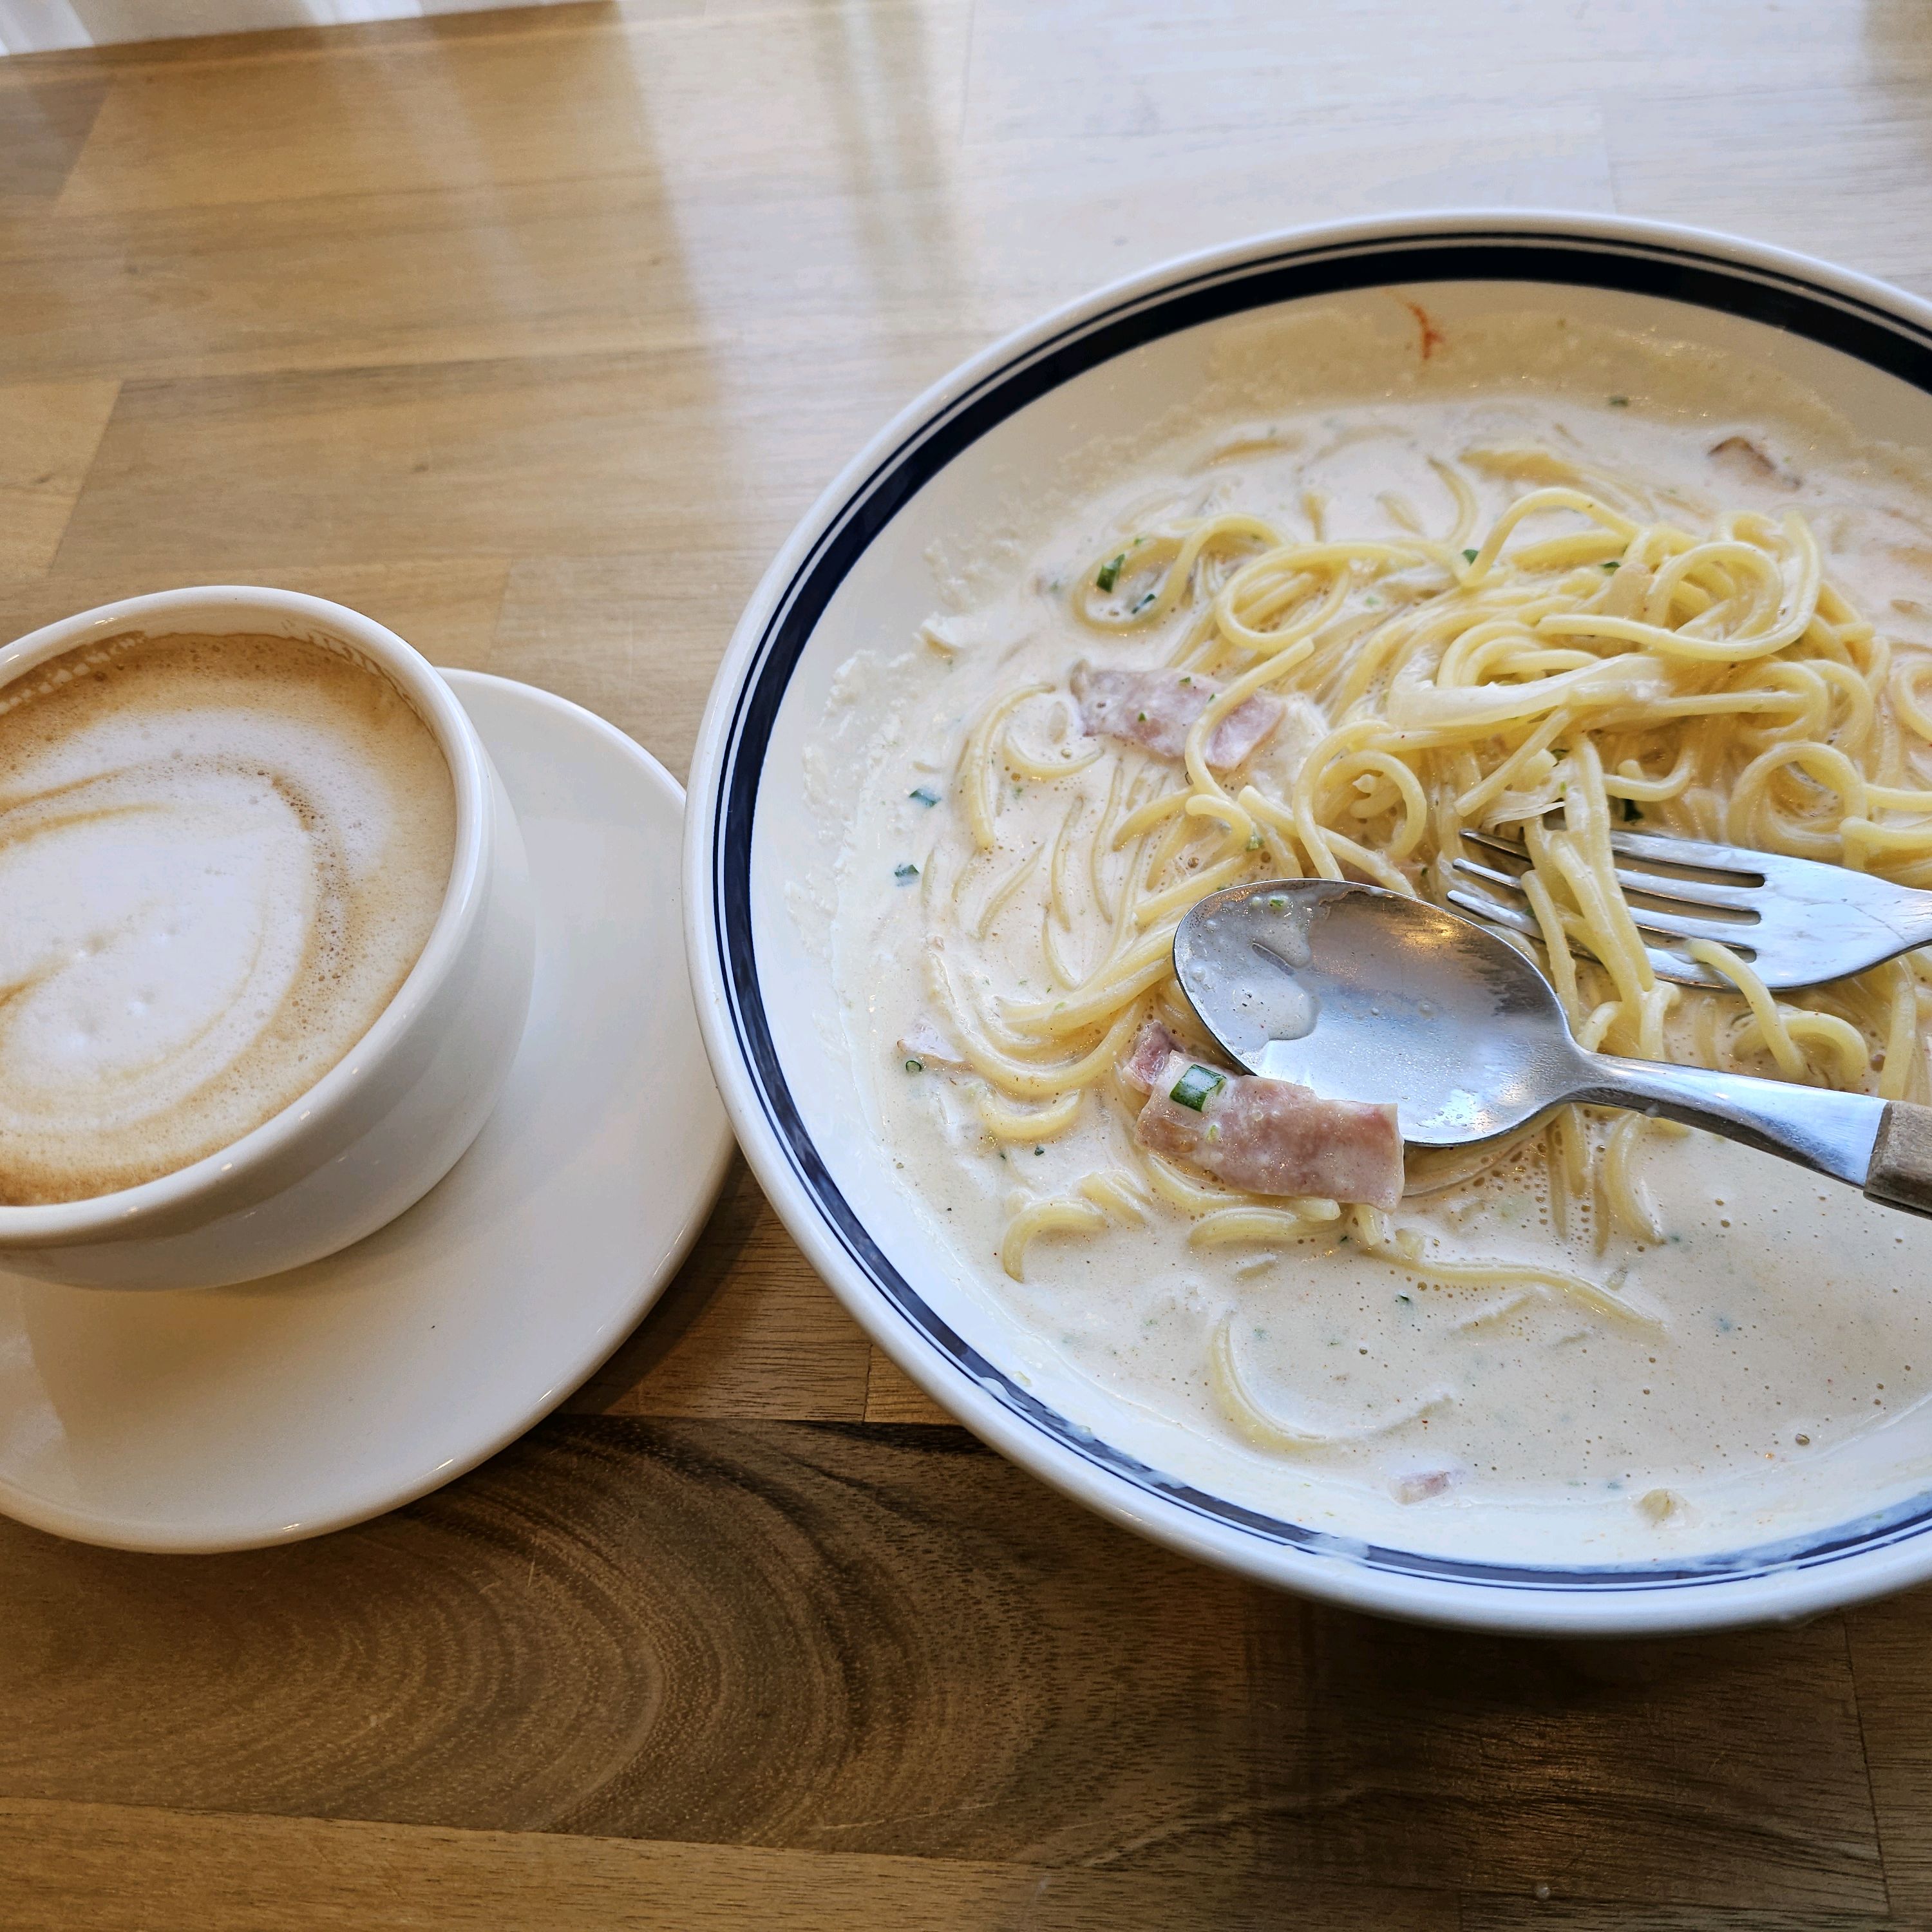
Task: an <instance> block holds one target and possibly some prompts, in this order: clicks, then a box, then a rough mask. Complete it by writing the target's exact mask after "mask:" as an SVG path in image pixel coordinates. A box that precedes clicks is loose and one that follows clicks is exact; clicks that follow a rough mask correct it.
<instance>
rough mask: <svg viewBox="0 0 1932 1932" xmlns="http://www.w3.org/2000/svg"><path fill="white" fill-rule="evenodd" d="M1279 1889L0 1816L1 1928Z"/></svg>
mask: <svg viewBox="0 0 1932 1932" xmlns="http://www.w3.org/2000/svg"><path fill="white" fill-rule="evenodd" d="M1281 1909H1282V1907H1281V1896H1280V1888H1279V1887H1278V1886H1277V1885H1276V1884H1275V1883H1274V1882H1272V1881H1270V1880H1266V1879H1258V1878H1257V1877H1256V1876H1255V1875H1254V1874H1252V1873H1241V1872H1237V1871H1233V1870H1229V1871H1227V1872H1224V1873H1219V1874H1217V1875H1215V1876H1212V1877H1210V1878H1208V1879H1198V1878H1193V1877H1189V1878H1186V1879H1175V1878H1172V1877H1168V1876H1163V1875H1161V1874H1158V1873H1146V1874H1139V1873H1137V1874H1127V1873H1113V1872H1099V1871H1091V1870H1081V1869H1078V1868H1075V1869H1069V1870H1040V1868H1038V1867H1034V1866H1030V1865H1011V1864H1006V1865H1003V1864H992V1863H989V1862H986V1861H968V1860H964V1859H956V1858H878V1857H867V1856H863V1855H853V1854H850V1853H844V1852H801V1851H787V1850H769V1849H762V1848H758V1847H753V1846H737V1845H694V1844H677V1843H664V1842H663V1841H657V1842H652V1841H614V1840H611V1839H607V1838H558V1837H556V1836H555V1835H552V1834H550V1833H547V1832H455V1831H449V1830H445V1829H436V1828H434V1827H428V1826H395V1825H369V1824H352V1823H344V1822H341V1821H338V1820H317V1819H283V1818H251V1817H236V1818H227V1819H223V1820H218V1821H217V1820H212V1819H208V1818H200V1817H192V1816H187V1815H183V1814H178V1813H169V1812H160V1811H141V1810H136V1809H134V1808H130V1807H124V1806H118V1805H67V1804H38V1803H34V1802H31V1800H30V1801H26V1802H21V1801H14V1802H5V1801H0V1913H4V1914H5V1922H6V1924H7V1927H9V1932H72V1928H73V1927H74V1926H75V1925H76V1924H79V1923H81V1922H82V1921H83V1917H84V1920H85V1922H86V1924H87V1925H88V1926H89V1927H91V1928H93V1932H153V1928H154V1927H155V1926H156V1925H157V1924H193V1927H195V1932H316V1928H318V1927H331V1926H341V1927H350V1928H353V1932H418V1928H421V1927H431V1926H434V1927H437V1928H438V1932H606V1928H609V1932H619V1928H621V1932H719V1928H723V1927H732V1928H736V1927H742V1926H745V1925H748V1924H755V1925H757V1926H760V1927H769V1928H771V1932H843V1929H844V1928H846V1927H852V1926H856V1925H889V1926H892V1927H895V1928H899V1932H971V1929H972V1928H988V1932H1004V1928H1011V1932H1021V1929H1022V1928H1025V1932H1138V1929H1139V1928H1145V1932H1164V1928H1167V1927H1174V1926H1179V1925H1188V1924H1196V1925H1207V1924H1212V1925H1214V1926H1217V1927H1223V1928H1226V1932H1263V1928H1265V1927H1274V1926H1277V1925H1279V1924H1280V1923H1281V1922H1282V1921H1281ZM1295 1924H1296V1925H1297V1926H1298V1927H1301V1928H1304V1932H1455V1927H1456V1905H1455V1901H1454V1900H1453V1899H1451V1898H1448V1897H1444V1896H1442V1895H1441V1894H1428V1893H1421V1892H1410V1891H1398V1890H1396V1889H1394V1888H1387V1887H1369V1886H1363V1887H1359V1888H1357V1887H1343V1886H1339V1885H1324V1884H1321V1883H1316V1884H1309V1883H1307V1882H1301V1883H1299V1884H1298V1885H1296V1886H1295Z"/></svg>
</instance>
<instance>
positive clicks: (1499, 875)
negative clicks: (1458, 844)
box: [1449, 859, 1523, 893]
mask: <svg viewBox="0 0 1932 1932" xmlns="http://www.w3.org/2000/svg"><path fill="white" fill-rule="evenodd" d="M1449 869H1450V870H1451V871H1452V872H1467V873H1468V874H1469V876H1470V877H1472V879H1481V880H1484V881H1485V882H1486V883H1488V884H1490V885H1492V886H1502V888H1503V889H1504V890H1505V892H1518V893H1520V892H1522V890H1523V888H1522V886H1520V885H1518V884H1517V880H1516V874H1514V873H1513V872H1499V871H1493V870H1492V869H1491V868H1490V867H1489V866H1487V865H1478V864H1477V863H1476V862H1475V859H1451V861H1450V862H1449Z"/></svg>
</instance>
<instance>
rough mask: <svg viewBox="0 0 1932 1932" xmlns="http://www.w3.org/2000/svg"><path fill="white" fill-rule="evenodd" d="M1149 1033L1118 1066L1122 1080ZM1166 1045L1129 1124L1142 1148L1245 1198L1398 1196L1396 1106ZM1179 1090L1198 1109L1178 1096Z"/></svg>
mask: <svg viewBox="0 0 1932 1932" xmlns="http://www.w3.org/2000/svg"><path fill="white" fill-rule="evenodd" d="M1152 1030H1153V1029H1149V1030H1148V1031H1152ZM1147 1037H1148V1036H1147V1033H1146V1032H1143V1034H1142V1036H1141V1040H1140V1041H1137V1042H1136V1045H1135V1051H1134V1056H1133V1058H1132V1059H1130V1061H1128V1063H1127V1067H1124V1069H1123V1072H1124V1073H1127V1077H1128V1078H1129V1079H1132V1078H1133V1075H1132V1073H1131V1071H1130V1069H1132V1068H1133V1067H1134V1066H1135V1064H1136V1062H1139V1061H1140V1049H1141V1045H1142V1043H1143V1042H1145V1041H1146V1040H1147ZM1163 1037H1164V1036H1163ZM1151 1051H1152V1049H1151V1046H1150V1048H1149V1054H1150V1057H1151ZM1190 1070H1193V1077H1192V1078H1191V1079H1190V1078H1189V1077H1188V1076H1190ZM1217 1080H1218V1082H1219V1084H1218V1085H1216V1084H1214V1082H1216V1081H1217ZM1138 1084H1139V1083H1138V1082H1136V1085H1138ZM1177 1088H1179V1089H1180V1090H1181V1091H1182V1092H1184V1093H1187V1094H1191V1095H1193V1097H1196V1098H1198V1099H1199V1100H1200V1103H1201V1104H1200V1106H1199V1107H1198V1108H1197V1107H1196V1106H1193V1105H1192V1104H1190V1102H1188V1101H1185V1100H1176V1099H1175V1097H1174V1096H1175V1091H1176V1089H1177ZM1204 1089H1205V1091H1203V1090H1204ZM1136 1128H1137V1131H1138V1132H1139V1135H1140V1138H1141V1144H1142V1146H1144V1147H1149V1148H1152V1149H1153V1150H1154V1152H1155V1153H1156V1154H1168V1155H1170V1156H1172V1157H1173V1158H1174V1159H1175V1160H1184V1161H1187V1162H1190V1163H1192V1165H1193V1166H1196V1167H1198V1168H1201V1169H1205V1171H1206V1172H1208V1173H1209V1174H1211V1175H1214V1177H1215V1178H1216V1179H1217V1180H1218V1181H1226V1183H1227V1184H1229V1187H1239V1188H1244V1189H1245V1190H1247V1192H1248V1193H1251V1194H1289V1195H1314V1196H1323V1197H1325V1198H1326V1199H1328V1200H1331V1201H1351V1202H1364V1203H1366V1204H1367V1205H1368V1206H1370V1207H1372V1208H1383V1209H1388V1208H1394V1206H1395V1205H1396V1204H1397V1202H1399V1201H1400V1199H1402V1185H1403V1170H1402V1130H1401V1129H1400V1127H1398V1126H1397V1124H1396V1114H1395V1109H1394V1108H1393V1107H1388V1106H1367V1105H1365V1104H1364V1103H1362V1102H1360V1101H1356V1100H1323V1099H1322V1097H1321V1096H1320V1095H1319V1094H1316V1092H1315V1091H1313V1089H1312V1088H1307V1087H1298V1086H1296V1085H1295V1083H1294V1082H1292V1081H1289V1080H1263V1079H1259V1078H1257V1077H1256V1076H1254V1075H1253V1074H1249V1073H1226V1072H1225V1071H1223V1070H1222V1069H1220V1068H1218V1067H1213V1068H1202V1067H1199V1065H1198V1063H1196V1062H1195V1061H1190V1059H1189V1058H1188V1057H1187V1055H1186V1054H1184V1053H1179V1052H1174V1051H1173V1050H1172V1042H1169V1052H1168V1055H1167V1057H1166V1060H1165V1061H1164V1062H1163V1064H1162V1066H1161V1069H1160V1072H1159V1073H1157V1074H1156V1075H1155V1076H1154V1078H1153V1080H1152V1082H1151V1091H1149V1092H1148V1103H1147V1105H1146V1106H1145V1107H1143V1108H1142V1109H1141V1113H1140V1118H1139V1121H1138V1123H1137V1124H1136Z"/></svg>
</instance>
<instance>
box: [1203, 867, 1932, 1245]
mask: <svg viewBox="0 0 1932 1932" xmlns="http://www.w3.org/2000/svg"><path fill="white" fill-rule="evenodd" d="M1174 970H1175V974H1176V976H1177V977H1178V978H1179V980H1180V981H1181V986H1182V987H1183V989H1184V990H1185V991H1186V992H1187V997H1188V998H1189V999H1190V1000H1191V1001H1193V1004H1194V1010H1195V1011H1196V1013H1198V1014H1199V1016H1200V1017H1201V1022H1202V1025H1204V1026H1205V1027H1206V1028H1207V1029H1208V1031H1209V1032H1210V1033H1211V1034H1213V1035H1214V1038H1215V1039H1216V1040H1217V1041H1218V1042H1219V1043H1220V1046H1222V1048H1223V1049H1224V1050H1225V1051H1226V1052H1227V1053H1228V1055H1229V1056H1230V1057H1231V1058H1233V1059H1234V1060H1236V1061H1238V1062H1240V1064H1241V1065H1242V1066H1244V1067H1247V1069H1248V1070H1249V1071H1250V1073H1256V1074H1259V1075H1261V1076H1263V1077H1264V1078H1265V1079H1271V1080H1286V1081H1292V1082H1294V1083H1295V1085H1298V1086H1301V1087H1309V1088H1313V1089H1314V1090H1315V1091H1316V1093H1318V1094H1322V1095H1323V1096H1325V1097H1327V1098H1328V1099H1330V1100H1364V1101H1368V1102H1370V1103H1382V1104H1388V1103H1393V1104H1394V1107H1395V1110H1396V1116H1397V1121H1398V1122H1399V1124H1400V1127H1401V1128H1402V1135H1403V1145H1404V1148H1405V1151H1406V1152H1407V1153H1408V1154H1409V1155H1410V1157H1411V1166H1410V1167H1409V1186H1410V1187H1411V1189H1412V1190H1415V1191H1419V1190H1423V1189H1425V1188H1427V1187H1433V1186H1440V1185H1442V1184H1444V1179H1445V1175H1444V1172H1443V1163H1442V1162H1441V1161H1439V1160H1434V1159H1432V1157H1433V1156H1434V1155H1436V1154H1437V1153H1438V1152H1439V1151H1440V1150H1444V1149H1448V1148H1460V1149H1463V1150H1474V1151H1475V1153H1476V1154H1478V1156H1479V1157H1481V1156H1484V1155H1485V1154H1487V1153H1488V1152H1491V1151H1495V1149H1496V1145H1497V1143H1498V1142H1501V1141H1502V1140H1504V1139H1505V1137H1507V1136H1514V1135H1516V1134H1518V1133H1522V1132H1523V1131H1525V1130H1526V1129H1528V1128H1529V1127H1531V1126H1532V1125H1534V1124H1535V1121H1536V1119H1537V1118H1538V1115H1541V1114H1544V1113H1547V1112H1549V1111H1550V1109H1552V1108H1553V1107H1559V1106H1564V1105H1565V1104H1566V1103H1576V1104H1578V1105H1580V1106H1593V1107H1629V1108H1634V1109H1637V1111H1639V1112H1643V1113H1646V1114H1652V1115H1661V1116H1662V1117H1663V1118H1665V1119H1667V1120H1673V1121H1682V1123H1683V1124H1685V1125H1686V1126H1688V1127H1706V1128H1708V1129H1709V1130H1711V1131H1712V1133H1719V1134H1723V1135H1724V1136H1726V1137H1727V1139H1731V1140H1735V1141H1742V1142H1744V1143H1745V1145H1747V1146H1749V1147H1755V1148H1762V1149H1763V1151H1765V1152H1766V1153H1767V1154H1778V1155H1780V1156H1781V1157H1783V1158H1784V1160H1793V1161H1796V1162H1797V1163H1799V1165H1800V1166H1804V1167H1808V1168H1810V1169H1812V1170H1813V1171H1814V1172H1817V1173H1820V1174H1829V1175H1832V1176H1833V1177H1834V1178H1835V1179H1837V1180H1840V1181H1849V1182H1850V1183H1851V1184H1852V1185H1853V1186H1854V1187H1862V1188H1864V1190H1865V1192H1866V1193H1867V1195H1868V1196H1870V1198H1871V1199H1873V1200H1875V1201H1882V1202H1884V1203H1885V1205H1887V1206H1888V1207H1894V1208H1906V1209H1908V1210H1909V1211H1911V1212H1912V1213H1914V1214H1932V1108H1925V1107H1919V1106H1912V1105H1911V1104H1910V1103H1908V1102H1906V1101H1903V1100H1890V1101H1888V1100H1881V1099H1879V1098H1878V1097H1876V1095H1873V1094H1846V1093H1839V1092H1835V1091H1833V1090H1832V1089H1831V1088H1823V1087H1801V1086H1796V1085H1791V1084H1790V1083H1788V1082H1784V1081H1781V1080H1760V1079H1756V1078H1754V1076H1751V1075H1750V1074H1746V1073H1718V1072H1715V1071H1714V1070H1712V1069H1710V1068H1708V1067H1676V1066H1671V1065H1669V1064H1665V1063H1664V1062H1661V1061H1650V1060H1627V1059H1623V1058H1619V1057H1618V1056H1617V1055H1614V1054H1608V1053H1590V1052H1586V1051H1585V1050H1584V1049H1583V1048H1582V1047H1580V1046H1578V1045H1577V1042H1576V1041H1575V1040H1574V1038H1573V1037H1571V1032H1570V1026H1569V1022H1568V1020H1567V1019H1565V1017H1564V1013H1563V1008H1562V1004H1561V1003H1560V1002H1559V1001H1558V999H1557V998H1556V993H1555V992H1553V990H1552V989H1551V987H1550V983H1549V982H1548V981H1547V980H1545V979H1544V977H1543V975H1542V974H1541V972H1540V971H1538V969H1537V968H1536V966H1535V965H1534V963H1533V962H1531V961H1530V960H1529V959H1526V958H1525V957H1524V956H1523V954H1521V953H1519V952H1517V950H1516V949H1515V947H1513V946H1511V944H1509V943H1508V941H1506V940H1504V939H1502V938H1499V937H1498V935H1496V933H1495V932H1493V931H1491V930H1490V929H1487V928H1486V927H1484V926H1478V925H1477V924H1476V923H1475V922H1474V921H1473V920H1471V919H1463V918H1461V917H1460V916H1458V915H1457V914H1456V913H1452V912H1445V911H1444V910H1442V907H1439V906H1434V905H1430V904H1427V902H1426V901H1423V900H1421V899H1414V898H1409V897H1407V896H1406V895H1404V894H1403V893H1400V892H1388V891H1385V890H1384V889H1383V888H1382V887H1381V886H1361V885H1354V884H1351V883H1349V882H1347V881H1346V880H1331V879H1279V880H1271V881H1267V882H1265V883H1262V884H1260V885H1254V886H1231V887H1229V889H1227V890H1226V891H1225V892H1211V893H1210V894H1208V896H1207V897H1206V898H1203V899H1202V900H1200V901H1199V902H1198V903H1197V904H1195V905H1194V906H1193V907H1190V910H1189V911H1188V913H1187V916H1186V917H1185V918H1184V919H1182V920H1181V924H1180V926H1179V928H1178V930H1177V931H1176V932H1175V936H1174ZM1417 1157H1419V1158H1420V1161H1421V1166H1418V1165H1417V1164H1416V1160H1417Z"/></svg>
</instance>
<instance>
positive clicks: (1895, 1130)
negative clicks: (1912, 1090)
mask: <svg viewBox="0 0 1932 1932" xmlns="http://www.w3.org/2000/svg"><path fill="white" fill-rule="evenodd" d="M1865 1195H1866V1198H1867V1199H1869V1200H1873V1201H1882V1202H1884V1203H1885V1205H1886V1206H1887V1207H1888V1208H1908V1209H1909V1210H1910V1211H1911V1212H1912V1213H1913V1214H1932V1107H1915V1106H1912V1103H1910V1102H1909V1100H1890V1101H1888V1102H1887V1103H1885V1112H1883V1114H1882V1115H1880V1116H1879V1124H1878V1140H1877V1142H1876V1145H1874V1146H1873V1148H1872V1157H1871V1169H1870V1172H1868V1173H1867V1175H1866V1176H1865Z"/></svg>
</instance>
